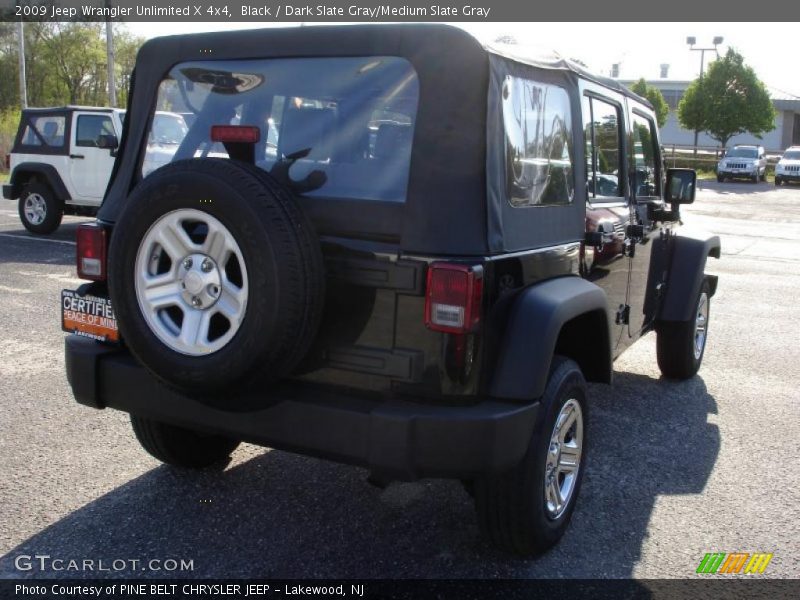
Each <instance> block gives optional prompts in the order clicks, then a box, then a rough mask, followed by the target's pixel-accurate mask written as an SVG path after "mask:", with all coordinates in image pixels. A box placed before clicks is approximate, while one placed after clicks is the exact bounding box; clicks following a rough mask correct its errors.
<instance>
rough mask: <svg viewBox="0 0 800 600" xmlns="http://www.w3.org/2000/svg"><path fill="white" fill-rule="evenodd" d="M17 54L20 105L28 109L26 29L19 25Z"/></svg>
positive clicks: (20, 23)
mask: <svg viewBox="0 0 800 600" xmlns="http://www.w3.org/2000/svg"><path fill="white" fill-rule="evenodd" d="M17 52H18V54H19V103H20V104H21V105H22V108H28V85H27V82H26V80H25V27H24V25H23V24H22V21H20V22H19V23H17Z"/></svg>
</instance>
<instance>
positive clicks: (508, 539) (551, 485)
mask: <svg viewBox="0 0 800 600" xmlns="http://www.w3.org/2000/svg"><path fill="white" fill-rule="evenodd" d="M541 409H542V413H541V414H540V415H539V416H538V418H537V425H536V428H535V431H534V432H533V435H532V437H531V442H530V446H529V447H528V451H527V453H526V454H525V456H524V457H523V459H522V461H521V462H520V463H519V465H517V466H516V467H514V468H513V469H511V470H510V471H508V472H505V473H500V474H490V475H485V476H483V477H479V478H477V479H476V480H475V506H476V509H477V513H478V521H479V523H480V527H481V531H482V533H483V534H484V536H485V537H486V538H487V539H489V540H490V541H491V542H492V544H494V545H495V546H497V547H498V548H500V549H502V550H505V551H507V552H511V553H514V554H518V555H522V556H536V555H538V554H541V553H543V552H545V551H546V550H547V549H549V548H550V547H552V546H553V545H555V544H556V543H557V542H558V541H559V540H560V539H561V537H562V536H563V535H564V532H565V531H566V529H567V526H568V525H569V521H570V518H571V517H572V512H573V511H574V509H575V502H576V500H577V497H578V493H579V492H580V486H581V480H582V479H583V472H584V470H585V467H584V465H585V459H586V449H587V432H586V428H587V424H588V420H587V416H588V413H587V404H586V383H585V381H584V378H583V374H582V373H581V370H580V368H579V367H578V365H577V364H575V362H573V361H572V360H569V359H566V358H562V357H558V356H557V357H554V358H553V364H552V366H551V369H550V378H549V379H548V382H547V387H546V388H545V393H544V395H543V396H542V404H541ZM570 419H573V421H570ZM559 425H560V427H559ZM562 468H563V469H565V471H563V472H562V470H561V469H562ZM570 469H572V470H570ZM562 477H563V479H562ZM568 477H570V479H569V481H568V480H567V478H568ZM556 489H557V490H558V492H556ZM562 491H563V492H564V496H565V497H562V496H561V493H562ZM554 494H557V495H554ZM556 498H557V499H556ZM559 501H560V502H561V503H562V504H561V505H560V506H559V505H558V504H557V502H559Z"/></svg>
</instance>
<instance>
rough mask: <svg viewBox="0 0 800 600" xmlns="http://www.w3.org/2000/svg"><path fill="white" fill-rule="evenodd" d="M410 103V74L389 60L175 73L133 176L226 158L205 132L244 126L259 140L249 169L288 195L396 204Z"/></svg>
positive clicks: (218, 64)
mask: <svg viewBox="0 0 800 600" xmlns="http://www.w3.org/2000/svg"><path fill="white" fill-rule="evenodd" d="M418 98H419V83H418V80H417V75H416V73H415V71H414V69H413V67H412V66H411V65H410V63H408V61H406V60H405V59H401V58H396V57H380V56H370V57H347V58H281V59H268V60H248V61H201V62H191V63H182V64H179V65H177V66H176V67H174V68H173V69H172V70H171V71H170V73H169V75H168V77H167V78H166V79H165V80H164V81H162V83H161V86H160V87H159V92H158V101H157V105H156V113H155V114H154V116H153V125H152V129H151V132H150V135H149V137H148V146H147V150H146V151H145V158H144V162H143V165H142V175H143V176H146V175H147V174H148V173H149V172H151V171H152V170H153V169H155V168H158V167H159V166H161V165H163V164H166V163H169V162H171V161H173V160H179V159H187V158H199V157H206V156H208V157H227V156H228V154H227V152H226V150H225V147H224V146H223V145H222V144H219V143H216V144H214V143H211V141H210V130H211V126H212V125H247V126H256V127H258V128H259V130H260V132H261V135H260V141H259V142H258V143H257V144H256V148H255V160H256V165H257V166H258V167H260V168H262V169H264V170H265V171H268V172H270V173H271V174H273V175H274V176H275V177H277V178H278V179H279V180H281V181H282V182H283V183H284V184H285V185H287V186H289V187H290V188H292V189H293V190H294V191H295V193H298V194H302V195H306V196H311V197H323V198H324V197H327V198H346V199H363V200H378V201H387V202H404V201H405V198H406V191H407V186H408V172H409V165H410V162H411V146H412V140H413V136H414V123H415V119H416V113H417V102H418ZM168 119H171V123H167V122H166V120H168ZM178 119H179V120H180V122H178ZM165 125H169V135H163V133H162V132H163V131H164V130H165V129H166V127H165Z"/></svg>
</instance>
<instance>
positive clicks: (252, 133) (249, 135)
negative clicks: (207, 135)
mask: <svg viewBox="0 0 800 600" xmlns="http://www.w3.org/2000/svg"><path fill="white" fill-rule="evenodd" d="M260 138H261V130H260V129H259V128H258V127H253V126H250V125H212V126H211V141H212V142H234V143H245V144H255V143H257V142H258V140H259V139H260Z"/></svg>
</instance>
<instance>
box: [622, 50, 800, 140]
mask: <svg viewBox="0 0 800 600" xmlns="http://www.w3.org/2000/svg"><path fill="white" fill-rule="evenodd" d="M664 66H666V65H662V68H661V72H662V74H665V73H666V69H664ZM619 82H620V83H621V84H623V85H626V86H628V87H630V86H631V85H633V84H634V83H635V82H636V80H626V79H620V80H619ZM647 83H648V85H652V86H653V87H656V88H658V89H659V90H661V93H662V94H663V96H664V100H666V101H667V104H668V105H669V117H667V122H666V123H665V124H664V127H662V128H661V143H662V144H663V145H664V146H671V145H673V144H675V145H676V146H693V145H694V131H692V130H688V129H683V128H682V127H681V126H680V123H678V113H677V109H678V103H679V102H680V101H681V98H683V94H684V92H685V91H686V88H688V87H689V84H690V83H691V80H674V79H653V80H649V81H647ZM767 90H768V91H769V93H770V97H771V98H772V103H773V105H774V106H775V111H776V112H777V116H776V117H775V129H773V130H772V131H770V132H767V133H765V134H764V135H763V136H762V137H761V139H759V138H757V137H755V136H754V135H751V134H742V135H737V136H734V137H732V138H731V140H730V141H729V142H728V146H729V147H730V146H733V145H735V144H756V145H760V146H764V148H766V149H767V152H771V153H779V152H783V150H784V149H786V148H788V147H789V146H791V145H800V96H795V95H793V94H789V93H787V92H783V91H781V90H777V89H775V88H772V87H770V86H767ZM697 144H698V146H709V147H717V146H719V142H718V141H717V140H715V139H714V138H712V137H709V136H708V135H707V134H705V133H703V132H700V135H699V137H698V138H697Z"/></svg>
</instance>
